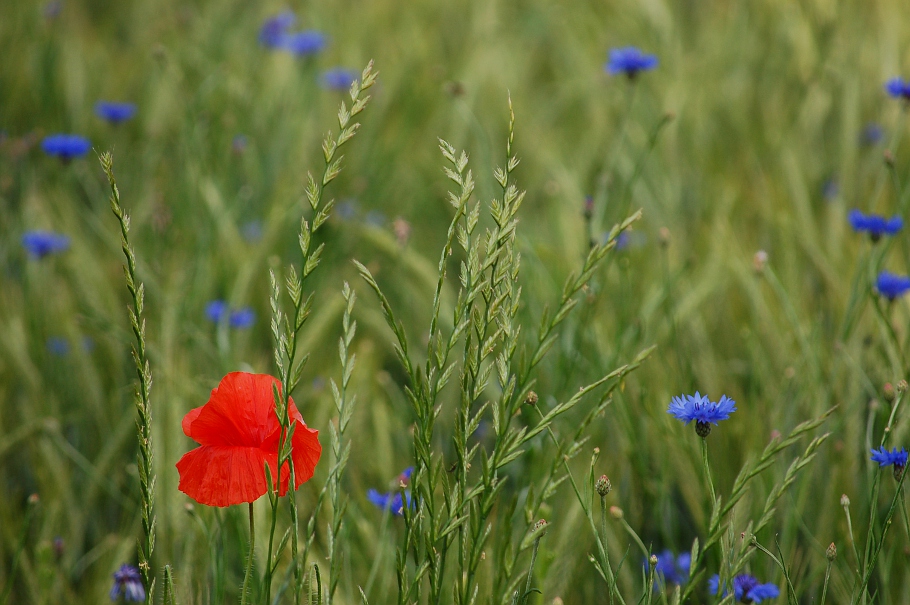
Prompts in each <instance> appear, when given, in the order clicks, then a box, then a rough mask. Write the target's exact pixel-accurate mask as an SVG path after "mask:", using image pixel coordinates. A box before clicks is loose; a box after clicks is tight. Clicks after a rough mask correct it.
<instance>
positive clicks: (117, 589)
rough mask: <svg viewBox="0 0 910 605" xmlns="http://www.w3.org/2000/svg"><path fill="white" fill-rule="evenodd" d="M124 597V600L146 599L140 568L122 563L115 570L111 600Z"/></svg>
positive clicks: (140, 600)
mask: <svg viewBox="0 0 910 605" xmlns="http://www.w3.org/2000/svg"><path fill="white" fill-rule="evenodd" d="M120 597H123V600H124V601H135V602H137V603H139V602H142V601H145V588H144V587H143V586H142V577H141V576H140V575H139V570H138V569H136V568H135V567H133V566H132V565H121V566H120V569H118V570H117V571H115V572H114V586H113V587H112V588H111V601H116V600H118V599H119V598H120Z"/></svg>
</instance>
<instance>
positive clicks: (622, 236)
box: [616, 231, 631, 250]
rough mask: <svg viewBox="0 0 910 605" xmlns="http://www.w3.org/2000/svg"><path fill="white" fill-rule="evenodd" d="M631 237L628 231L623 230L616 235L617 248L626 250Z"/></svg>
mask: <svg viewBox="0 0 910 605" xmlns="http://www.w3.org/2000/svg"><path fill="white" fill-rule="evenodd" d="M630 239H631V238H630V236H629V232H628V231H621V232H620V233H619V235H617V236H616V249H617V250H625V249H626V248H628V247H629V241H630Z"/></svg>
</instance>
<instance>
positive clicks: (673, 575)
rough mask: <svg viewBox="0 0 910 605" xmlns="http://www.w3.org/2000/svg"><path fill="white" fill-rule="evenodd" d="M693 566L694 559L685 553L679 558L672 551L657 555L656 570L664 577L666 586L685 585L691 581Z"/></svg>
mask: <svg viewBox="0 0 910 605" xmlns="http://www.w3.org/2000/svg"><path fill="white" fill-rule="evenodd" d="M646 563H647V562H646ZM691 564H692V557H691V555H690V554H689V553H687V552H684V553H682V554H680V555H679V556H678V557H677V556H675V555H674V554H673V552H672V551H670V550H665V551H663V552H662V553H660V554H659V555H657V565H655V566H654V570H655V571H656V572H657V573H658V574H659V575H661V576H663V579H664V583H665V584H685V583H686V581H687V580H688V579H689V567H690V565H691Z"/></svg>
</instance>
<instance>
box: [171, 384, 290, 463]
mask: <svg viewBox="0 0 910 605" xmlns="http://www.w3.org/2000/svg"><path fill="white" fill-rule="evenodd" d="M272 385H279V388H280V383H279V382H278V380H277V379H275V378H274V377H272V376H269V375H268V374H249V373H246V372H232V373H230V374H228V375H227V376H225V377H224V378H222V379H221V382H220V383H219V384H218V387H217V388H215V389H213V390H212V395H211V397H210V398H209V401H208V403H206V404H205V405H204V406H203V409H202V410H201V411H200V412H199V414H198V415H197V417H196V418H195V420H193V421H192V423H191V424H190V426H189V429H190V430H189V432H188V435H189V436H190V437H191V438H193V439H194V440H195V441H196V442H198V443H199V444H201V445H225V446H245V447H256V448H258V447H260V446H262V445H263V444H264V443H265V442H266V441H268V440H269V438H270V437H271V436H272V435H273V434H274V433H275V431H276V429H278V426H279V425H278V418H277V417H276V416H275V399H274V396H273V394H272Z"/></svg>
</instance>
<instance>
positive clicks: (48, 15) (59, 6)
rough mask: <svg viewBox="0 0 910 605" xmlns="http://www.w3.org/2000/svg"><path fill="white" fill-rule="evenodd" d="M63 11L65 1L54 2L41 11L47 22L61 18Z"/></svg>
mask: <svg viewBox="0 0 910 605" xmlns="http://www.w3.org/2000/svg"><path fill="white" fill-rule="evenodd" d="M62 10H63V0H52V1H51V2H48V3H47V4H45V5H44V8H43V9H42V10H41V12H42V13H44V18H45V19H47V20H51V19H56V18H57V17H59V16H60V11H62Z"/></svg>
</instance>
